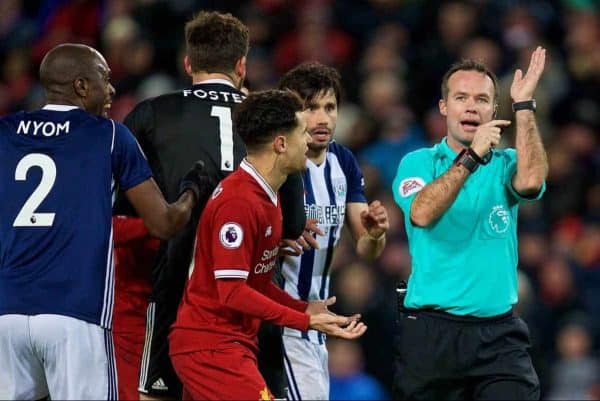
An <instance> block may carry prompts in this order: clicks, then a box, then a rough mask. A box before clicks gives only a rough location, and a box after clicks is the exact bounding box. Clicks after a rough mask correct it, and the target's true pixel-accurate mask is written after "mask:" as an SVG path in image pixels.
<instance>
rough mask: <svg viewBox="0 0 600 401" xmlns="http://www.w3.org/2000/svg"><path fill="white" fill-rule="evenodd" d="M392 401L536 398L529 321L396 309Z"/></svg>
mask: <svg viewBox="0 0 600 401" xmlns="http://www.w3.org/2000/svg"><path fill="white" fill-rule="evenodd" d="M395 347H396V349H395V375H394V399H411V400H412V399H415V400H420V399H427V400H434V399H443V400H457V399H473V400H492V399H496V400H499V399H501V400H537V399H539V397H540V386H539V380H538V377H537V374H536V372H535V370H534V368H533V365H532V363H531V358H530V357H529V354H528V352H527V349H528V348H529V347H530V342H529V330H528V328H527V325H526V324H525V322H523V320H521V319H520V318H519V317H516V316H513V314H512V312H508V313H506V314H504V315H500V316H496V317H492V318H475V317H462V316H455V315H451V314H448V313H444V312H440V311H434V310H411V309H403V310H401V311H400V312H399V318H398V325H397V333H396V345H395Z"/></svg>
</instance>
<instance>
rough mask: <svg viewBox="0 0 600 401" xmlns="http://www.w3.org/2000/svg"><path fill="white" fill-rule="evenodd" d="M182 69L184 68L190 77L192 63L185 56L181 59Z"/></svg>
mask: <svg viewBox="0 0 600 401" xmlns="http://www.w3.org/2000/svg"><path fill="white" fill-rule="evenodd" d="M183 68H185V72H186V73H187V74H188V75H189V76H190V77H191V76H192V61H191V60H190V58H189V57H188V56H187V55H186V56H185V57H184V58H183Z"/></svg>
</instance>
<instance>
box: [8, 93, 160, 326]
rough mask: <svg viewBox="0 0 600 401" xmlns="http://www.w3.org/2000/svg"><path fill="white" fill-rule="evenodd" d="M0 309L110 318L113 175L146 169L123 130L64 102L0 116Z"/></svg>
mask: <svg viewBox="0 0 600 401" xmlns="http://www.w3.org/2000/svg"><path fill="white" fill-rule="evenodd" d="M0 165H1V166H2V169H0V199H2V202H0V315H4V314H24V315H36V314H59V315H65V316H71V317H74V318H77V319H81V320H84V321H87V322H90V323H94V324H98V325H100V326H102V327H104V328H110V327H111V323H112V322H111V321H112V304H113V290H114V269H113V241H112V224H111V210H112V202H113V192H114V189H115V186H116V185H119V186H120V187H121V188H124V189H128V188H131V187H134V186H136V185H138V184H140V183H141V182H143V181H145V180H147V179H148V178H150V177H151V172H150V168H149V167H148V163H147V161H146V158H145V156H144V155H143V153H142V151H141V150H140V148H139V146H138V144H137V142H136V140H135V138H134V137H133V135H132V134H131V132H130V131H129V130H128V129H127V128H126V127H125V126H124V125H122V124H119V123H116V122H114V121H113V120H110V119H106V118H102V117H97V116H94V115H91V114H89V113H87V112H85V111H83V110H82V109H79V108H76V107H72V106H62V105H47V106H46V107H44V108H43V109H41V110H37V111H34V112H31V113H26V112H19V113H15V114H11V115H9V116H7V117H5V118H2V119H0Z"/></svg>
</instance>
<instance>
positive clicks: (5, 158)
mask: <svg viewBox="0 0 600 401" xmlns="http://www.w3.org/2000/svg"><path fill="white" fill-rule="evenodd" d="M40 78H41V82H42V85H43V87H44V90H45V94H46V100H47V104H46V105H45V106H44V107H43V108H42V109H41V110H37V111H34V112H31V113H26V112H19V113H15V114H12V115H9V116H7V117H5V118H3V119H1V120H0V165H2V169H0V198H1V199H2V202H0V238H1V239H0V399H40V398H44V397H47V396H50V397H51V399H64V400H66V399H98V400H99V399H109V400H110V399H116V397H117V394H116V390H117V388H116V381H115V379H116V376H115V363H114V362H115V361H114V356H113V342H112V337H111V333H110V328H111V322H112V303H113V302H112V301H113V289H114V274H113V267H114V266H113V252H112V250H113V244H112V241H113V239H112V234H113V233H112V225H111V206H112V196H113V192H114V189H115V186H116V185H118V186H120V187H121V189H122V190H123V191H124V193H125V195H126V196H127V198H128V199H129V200H130V202H131V203H132V204H133V206H134V207H135V209H136V210H137V212H138V213H139V215H140V216H141V217H142V218H143V219H144V220H145V222H146V225H147V227H148V230H149V231H150V232H151V233H152V234H153V235H155V236H158V237H162V238H168V237H169V236H172V235H173V234H174V232H175V231H176V230H178V229H180V228H181V227H183V226H184V225H185V224H186V223H187V221H188V220H189V218H190V215H191V209H192V208H193V207H194V205H195V204H196V199H195V198H196V194H197V193H199V190H198V188H197V187H196V188H193V186H192V189H193V191H189V190H186V191H184V192H183V194H182V195H181V196H178V197H175V198H174V199H175V200H176V202H175V203H173V204H167V203H166V202H165V200H164V198H163V196H162V194H161V193H160V191H159V189H158V187H157V186H156V183H155V182H154V180H153V179H152V174H151V171H150V168H149V166H148V164H147V161H146V159H145V157H144V155H143V153H142V152H141V151H140V148H139V146H138V144H137V142H136V140H135V138H134V137H133V136H132V135H131V132H129V130H128V129H127V128H126V127H125V126H123V125H122V124H119V123H116V122H114V121H113V120H110V119H108V118H105V116H106V111H107V110H108V108H109V107H110V104H111V102H112V98H113V96H114V93H115V91H114V88H113V87H112V85H111V84H110V70H109V68H108V65H107V64H106V61H105V59H104V57H102V55H101V54H100V53H98V52H97V51H96V50H95V49H92V48H91V47H88V46H85V45H79V44H64V45H60V46H57V47H55V48H54V49H52V50H50V51H49V52H48V54H46V56H45V57H44V59H43V61H42V63H41V66H40ZM190 165H191V163H190ZM193 175H194V172H193V171H192V172H191V173H190V175H188V176H187V178H188V179H192V180H193V179H194V177H193ZM197 178H199V177H197Z"/></svg>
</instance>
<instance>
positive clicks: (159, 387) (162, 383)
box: [151, 377, 169, 390]
mask: <svg viewBox="0 0 600 401" xmlns="http://www.w3.org/2000/svg"><path fill="white" fill-rule="evenodd" d="M151 388H152V390H168V389H169V387H168V386H167V385H166V384H165V381H164V380H163V379H162V377H159V378H158V380H157V381H155V382H154V384H153V385H152V387H151Z"/></svg>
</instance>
